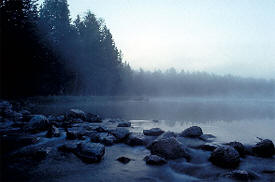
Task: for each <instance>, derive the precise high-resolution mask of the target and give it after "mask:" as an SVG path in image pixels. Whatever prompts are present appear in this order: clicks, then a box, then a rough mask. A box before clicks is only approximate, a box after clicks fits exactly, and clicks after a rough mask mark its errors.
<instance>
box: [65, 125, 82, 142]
mask: <svg viewBox="0 0 275 182" xmlns="http://www.w3.org/2000/svg"><path fill="white" fill-rule="evenodd" d="M85 134H86V133H85V130H83V129H82V128H68V129H66V138H67V139H68V140H76V139H83V138H84V137H83V136H84V135H85Z"/></svg>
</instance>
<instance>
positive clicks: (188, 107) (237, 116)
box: [35, 97, 275, 143]
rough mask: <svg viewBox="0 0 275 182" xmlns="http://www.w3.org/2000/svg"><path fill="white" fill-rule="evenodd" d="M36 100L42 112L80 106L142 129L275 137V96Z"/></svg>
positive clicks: (244, 138)
mask: <svg viewBox="0 0 275 182" xmlns="http://www.w3.org/2000/svg"><path fill="white" fill-rule="evenodd" d="M38 100H39V102H38ZM35 102H36V103H38V104H36V107H35V110H36V111H37V112H38V113H39V112H41V111H42V112H44V113H46V114H52V113H64V112H66V111H67V110H68V109H71V108H79V109H82V110H84V111H86V112H91V113H97V114H99V115H101V116H103V117H104V118H123V119H128V120H131V121H132V122H133V126H136V127H137V128H140V129H141V130H142V129H143V128H151V127H160V128H163V129H164V130H170V131H176V132H179V131H182V130H183V129H184V128H187V127H188V126H191V125H199V126H201V127H202V128H203V131H204V132H205V133H212V134H215V135H216V136H218V139H219V140H221V141H232V140H238V141H242V142H245V143H251V142H256V141H258V140H257V139H256V137H261V138H270V139H272V140H274V141H275V100H274V99H241V98H233V99H229V98H150V99H147V98H146V99H144V98H118V97H50V98H49V97H47V98H39V99H37V100H35ZM152 120H159V122H157V123H156V122H152Z"/></svg>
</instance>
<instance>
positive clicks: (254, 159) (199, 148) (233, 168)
mask: <svg viewBox="0 0 275 182" xmlns="http://www.w3.org/2000/svg"><path fill="white" fill-rule="evenodd" d="M152 122H157V121H152ZM0 142H1V176H0V177H1V181H32V180H34V179H35V180H36V181H38V180H39V181H43V180H44V181H47V180H45V178H44V179H42V178H43V176H44V177H45V176H51V170H50V168H53V167H55V169H56V170H60V169H61V168H63V169H64V170H65V171H62V172H60V175H61V173H62V175H70V170H69V169H67V168H66V167H65V166H71V167H73V166H74V164H73V163H72V164H71V165H70V164H67V163H66V161H67V162H68V161H69V160H71V158H73V161H76V160H79V161H80V162H81V163H82V164H81V166H82V167H83V166H89V165H92V166H93V167H95V168H96V166H97V165H98V166H99V165H100V163H102V162H103V161H107V160H108V164H109V166H110V164H113V163H119V164H121V165H122V166H127V165H129V164H130V163H135V162H136V163H138V164H140V162H142V163H141V165H144V168H145V166H148V168H146V169H147V170H148V171H147V172H148V173H149V174H146V175H147V176H146V177H145V176H140V177H138V178H136V179H134V178H133V179H127V180H125V181H168V180H169V181H178V179H181V176H180V175H183V176H184V177H185V178H182V179H185V180H186V181H201V180H205V181H236V180H237V181H275V158H274V154H275V148H274V144H273V142H272V141H271V140H269V139H261V138H259V142H258V143H257V144H255V145H254V144H251V145H244V144H242V143H240V142H238V141H232V142H229V143H217V142H215V136H213V135H211V134H204V133H203V131H202V129H201V128H200V127H199V126H192V127H189V128H182V132H180V133H174V132H171V131H163V130H162V129H160V128H151V129H147V130H145V129H144V130H143V132H136V131H135V128H134V127H133V126H132V123H131V122H130V121H125V120H122V119H104V118H101V117H100V116H98V115H96V114H91V113H86V112H84V111H82V110H79V109H71V110H69V111H68V112H66V113H60V115H42V114H34V113H31V111H30V109H28V107H26V106H24V105H21V104H18V103H10V102H8V101H0ZM137 149H138V150H139V151H142V152H140V153H139V154H137V155H138V156H140V157H136V158H135V159H134V157H131V155H130V154H129V153H127V152H125V151H133V152H135V150H137ZM114 150H117V151H120V152H121V154H119V156H117V157H115V160H111V159H110V158H108V157H105V156H106V155H111V156H115V154H113V153H112V151H114ZM108 153H109V154H108ZM143 153H144V155H143ZM116 155H117V154H116ZM56 163H58V164H60V167H56V165H53V164H56ZM78 164H79V163H78ZM62 165H63V166H62ZM115 165H118V164H115ZM41 166H43V167H41ZM45 166H46V167H45ZM105 167H106V166H105ZM83 168H85V167H83ZM121 168H123V167H121ZM158 168H159V169H161V170H163V169H165V170H167V171H169V170H171V171H172V172H171V174H177V175H179V176H177V177H169V175H168V177H167V178H162V179H160V178H158V177H157V175H156V174H150V172H149V171H151V170H158ZM35 169H36V170H35ZM45 169H47V170H45ZM66 170H67V171H66ZM161 170H159V171H161ZM101 173H103V175H100V174H96V172H94V173H92V172H91V173H90V176H89V179H91V180H92V181H105V179H109V178H108V177H106V176H110V178H112V175H113V174H111V173H108V172H106V171H104V170H103V171H101ZM34 174H35V175H36V176H35V175H34ZM85 174H86V173H85ZM137 174H138V173H137ZM56 175H58V172H56V174H55V178H56V181H59V180H57V179H58V176H56ZM79 175H80V176H81V174H79ZM116 175H118V174H116ZM141 175H142V174H141ZM98 176H99V177H98ZM101 176H104V179H100V180H98V179H99V178H102V177H101ZM130 176H131V174H130ZM133 176H135V174H133ZM159 176H161V174H159ZM121 178H123V176H122V177H121ZM51 179H52V178H49V180H48V181H53V180H51ZM76 179H77V178H76ZM112 179H113V181H117V180H119V178H117V179H115V178H112ZM60 181H62V180H60ZM80 181H81V180H80ZM120 181H121V180H120ZM183 181H184V180H183Z"/></svg>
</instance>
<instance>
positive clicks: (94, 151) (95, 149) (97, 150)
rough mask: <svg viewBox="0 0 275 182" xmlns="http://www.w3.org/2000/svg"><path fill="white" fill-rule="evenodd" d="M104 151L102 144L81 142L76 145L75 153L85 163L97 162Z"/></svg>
mask: <svg viewBox="0 0 275 182" xmlns="http://www.w3.org/2000/svg"><path fill="white" fill-rule="evenodd" d="M104 153H105V147H104V145H102V144H100V143H91V142H83V143H80V144H78V145H77V151H76V152H75V154H76V155H77V156H78V157H79V158H80V159H81V160H82V161H83V162H87V163H94V162H99V161H100V160H101V159H102V157H103V155H104Z"/></svg>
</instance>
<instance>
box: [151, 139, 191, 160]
mask: <svg viewBox="0 0 275 182" xmlns="http://www.w3.org/2000/svg"><path fill="white" fill-rule="evenodd" d="M148 148H149V150H150V151H151V153H152V154H155V155H158V156H161V157H163V158H165V159H177V158H182V157H185V158H186V159H188V160H189V159H190V155H189V154H188V152H187V149H186V147H185V146H184V145H183V144H181V143H180V142H179V141H178V140H176V138H174V137H170V138H163V139H160V140H156V141H154V142H152V144H151V145H150V146H149V147H148Z"/></svg>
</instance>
